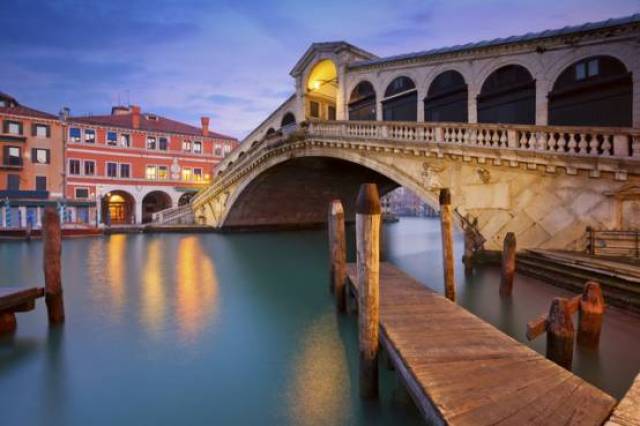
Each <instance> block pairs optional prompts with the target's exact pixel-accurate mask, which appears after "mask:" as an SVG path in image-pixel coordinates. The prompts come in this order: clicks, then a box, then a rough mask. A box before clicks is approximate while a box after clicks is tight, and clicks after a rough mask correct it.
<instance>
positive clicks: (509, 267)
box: [500, 232, 516, 297]
mask: <svg viewBox="0 0 640 426" xmlns="http://www.w3.org/2000/svg"><path fill="white" fill-rule="evenodd" d="M515 272H516V235H515V234H514V233H513V232H507V235H506V236H505V237H504V244H503V248H502V274H501V277H500V296H503V297H510V296H511V294H512V293H513V276H514V275H515Z"/></svg>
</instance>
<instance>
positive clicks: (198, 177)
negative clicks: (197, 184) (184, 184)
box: [193, 168, 202, 181]
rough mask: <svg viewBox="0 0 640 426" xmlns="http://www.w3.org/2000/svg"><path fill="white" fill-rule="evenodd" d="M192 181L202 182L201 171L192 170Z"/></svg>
mask: <svg viewBox="0 0 640 426" xmlns="http://www.w3.org/2000/svg"><path fill="white" fill-rule="evenodd" d="M193 180H197V181H201V180H202V169H197V168H194V169H193Z"/></svg>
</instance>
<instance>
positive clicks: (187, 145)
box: [182, 141, 191, 152]
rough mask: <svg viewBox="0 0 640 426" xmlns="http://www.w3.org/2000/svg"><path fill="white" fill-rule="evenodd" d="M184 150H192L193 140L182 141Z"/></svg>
mask: <svg viewBox="0 0 640 426" xmlns="http://www.w3.org/2000/svg"><path fill="white" fill-rule="evenodd" d="M182 150H183V151H184V152H191V141H182Z"/></svg>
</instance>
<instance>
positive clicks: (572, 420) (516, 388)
mask: <svg viewBox="0 0 640 426" xmlns="http://www.w3.org/2000/svg"><path fill="white" fill-rule="evenodd" d="M347 271H348V273H347V275H348V277H349V287H350V288H351V290H352V291H355V292H357V288H356V285H357V284H356V267H355V265H353V264H349V265H348V268H347ZM380 338H381V342H382V345H383V346H384V349H385V351H386V352H387V353H389V354H390V356H391V358H392V360H393V362H394V366H395V368H396V370H397V371H398V373H399V374H400V375H401V377H402V378H403V380H404V382H405V385H406V387H407V389H408V390H409V392H410V393H411V395H412V397H413V399H414V401H415V402H416V404H417V406H418V407H419V409H420V410H421V412H422V413H423V415H424V416H425V418H426V419H427V421H428V423H429V424H450V425H493V424H501V425H525V424H545V425H568V424H571V425H601V424H602V423H603V422H604V421H605V420H606V419H607V418H608V416H609V414H610V413H611V411H612V409H613V407H614V405H615V402H616V401H615V400H614V399H613V398H612V397H611V396H609V395H607V394H606V393H604V392H602V391H600V390H598V389H597V388H595V387H594V386H592V385H590V384H589V383H587V382H585V381H583V380H582V379H580V378H579V377H577V376H575V375H573V374H572V373H571V372H569V371H567V370H565V369H564V368H562V367H560V366H558V365H556V364H554V363H553V362H551V361H549V360H547V359H545V358H544V357H543V356H541V355H540V354H538V353H537V352H535V351H534V350H532V349H530V348H528V347H527V346H525V345H523V344H521V343H519V342H517V341H516V340H514V339H512V338H511V337H509V336H507V335H505V334H504V333H502V332H500V331H499V330H497V329H496V328H494V327H493V326H492V325H490V324H488V323H486V322H485V321H483V320H481V319H479V318H478V317H476V316H475V315H473V314H471V313H470V312H468V311H466V310H465V309H463V308H461V307H459V306H457V305H456V304H455V303H451V302H450V301H449V300H447V299H445V298H444V297H442V296H439V295H438V294H436V293H435V292H433V291H430V290H429V289H428V288H426V287H425V286H423V285H422V284H420V283H418V282H417V281H415V280H414V279H412V278H411V277H409V276H408V275H406V274H405V273H403V272H402V271H400V270H398V269H397V268H395V267H394V266H392V265H390V264H388V263H382V264H381V265H380Z"/></svg>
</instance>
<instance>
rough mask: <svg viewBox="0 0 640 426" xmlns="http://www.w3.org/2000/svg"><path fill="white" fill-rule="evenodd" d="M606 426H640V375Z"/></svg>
mask: <svg viewBox="0 0 640 426" xmlns="http://www.w3.org/2000/svg"><path fill="white" fill-rule="evenodd" d="M606 426H640V374H638V375H637V376H636V379H635V380H634V381H633V383H632V384H631V387H630V388H629V390H628V391H627V393H626V395H625V396H624V398H622V400H621V401H620V403H619V404H618V406H617V407H616V409H615V410H614V411H613V414H612V415H611V418H610V419H609V421H608V422H607V423H606Z"/></svg>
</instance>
